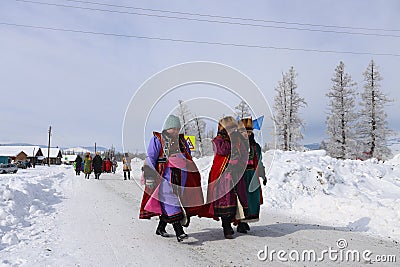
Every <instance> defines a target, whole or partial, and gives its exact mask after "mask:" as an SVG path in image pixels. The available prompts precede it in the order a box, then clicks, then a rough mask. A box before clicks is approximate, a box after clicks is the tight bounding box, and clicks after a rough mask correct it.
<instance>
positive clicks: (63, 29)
mask: <svg viewBox="0 0 400 267" xmlns="http://www.w3.org/2000/svg"><path fill="white" fill-rule="evenodd" d="M0 25H6V26H14V27H22V28H31V29H41V30H51V31H60V32H72V33H81V34H89V35H104V36H115V37H125V38H136V39H147V40H158V41H170V42H180V43H195V44H207V45H218V46H232V47H244V48H260V49H274V50H287V51H303V52H317V53H332V54H353V55H370V56H394V57H400V54H392V53H368V52H354V51H336V50H318V49H306V48H291V47H277V46H264V45H249V44H237V43H223V42H210V41H198V40H185V39H173V38H161V37H150V36H139V35H127V34H119V33H107V32H94V31H84V30H74V29H65V28H55V27H44V26H35V25H26V24H16V23H8V22H0Z"/></svg>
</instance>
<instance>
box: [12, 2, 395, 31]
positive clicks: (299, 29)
mask: <svg viewBox="0 0 400 267" xmlns="http://www.w3.org/2000/svg"><path fill="white" fill-rule="evenodd" d="M15 1H17V2H24V3H31V4H38V5H46V6H57V7H64V8H74V9H81V10H90V11H100V12H109V13H119V14H127V15H137V16H147V17H157V18H166V19H176V20H186V21H197V22H208V23H218V24H228V25H239V26H249V27H261V28H273V29H284V30H296V31H309V32H323V33H336V34H350V35H363V36H379V37H394V38H399V37H400V35H395V34H380V33H366V32H349V31H335V30H321V29H310V28H308V29H307V28H296V27H286V26H273V25H264V24H254V23H241V22H229V21H220V20H209V19H198V18H188V17H175V16H165V15H156V14H146V13H138V12H129V11H119V10H109V9H100V8H91V7H82V6H70V5H64V4H55V3H48V2H38V1H31V0H15ZM66 1H71V0H66Z"/></svg>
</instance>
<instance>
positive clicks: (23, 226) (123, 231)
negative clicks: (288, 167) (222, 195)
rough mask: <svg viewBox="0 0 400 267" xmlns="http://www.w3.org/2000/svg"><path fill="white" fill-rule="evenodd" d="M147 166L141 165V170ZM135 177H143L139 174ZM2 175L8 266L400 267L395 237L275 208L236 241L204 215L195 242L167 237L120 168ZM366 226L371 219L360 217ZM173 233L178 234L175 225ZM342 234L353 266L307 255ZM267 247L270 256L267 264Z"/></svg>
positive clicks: (1, 216) (0, 212) (1, 220)
mask: <svg viewBox="0 0 400 267" xmlns="http://www.w3.org/2000/svg"><path fill="white" fill-rule="evenodd" d="M141 164H142V163H141V162H140V161H136V162H133V163H132V167H133V170H140V165H141ZM203 175H204V174H203ZM133 176H134V178H135V179H139V171H134V172H133ZM9 177H10V180H9V181H8V180H7V179H9ZM1 178H2V179H3V180H1V181H0V184H1V182H2V183H3V184H4V185H3V186H0V196H1V195H2V196H3V200H4V202H2V205H3V206H0V234H1V235H3V234H4V233H5V235H3V238H2V242H3V243H2V244H3V245H2V247H0V259H1V260H0V266H7V267H8V266H166V265H172V264H173V265H176V266H338V265H345V266H366V265H368V266H369V265H371V264H372V265H374V266H397V265H398V262H399V261H400V254H399V251H400V246H399V244H398V243H396V242H394V241H390V240H389V239H379V238H376V235H374V236H372V235H371V234H369V233H366V232H350V231H349V230H348V229H347V228H344V227H342V228H340V227H332V226H329V225H327V224H326V225H317V224H314V223H310V221H309V220H306V219H299V216H294V215H291V216H288V215H285V214H284V213H285V210H284V209H282V208H281V209H280V212H279V213H278V212H277V211H276V210H275V211H273V210H272V209H270V208H268V207H267V206H265V207H263V209H262V214H261V220H260V221H259V222H258V223H255V224H251V225H250V226H251V231H250V232H249V233H248V234H247V235H244V234H237V233H235V238H234V239H233V240H226V239H224V237H223V234H222V228H221V226H220V222H216V221H213V220H210V219H204V218H203V219H200V218H197V217H196V218H193V219H192V222H191V225H190V227H189V228H188V229H187V230H186V231H187V233H188V234H189V236H190V237H189V239H187V240H185V241H184V242H182V243H178V242H177V241H176V239H175V237H170V238H162V237H160V236H157V235H155V234H154V231H155V228H156V225H157V223H158V222H157V220H156V219H153V220H150V221H147V220H139V219H138V213H139V211H138V209H139V205H140V200H141V197H142V192H141V190H140V187H139V185H138V184H137V183H136V182H135V181H132V180H131V181H124V180H123V177H122V175H121V171H120V170H118V172H117V174H103V175H102V176H101V179H100V180H94V179H93V175H92V177H91V179H90V180H85V179H84V176H83V175H81V176H75V175H74V172H73V170H72V168H71V167H70V166H58V167H56V166H54V167H51V168H47V167H38V168H36V169H35V170H26V171H21V172H20V173H19V174H18V175H9V176H2V177H1ZM136 181H137V180H136ZM270 186H271V185H270ZM2 190H3V191H2ZM276 190H278V189H276ZM1 192H2V193H1ZM265 197H267V196H265ZM314 205H315V203H310V206H312V207H314ZM335 209H340V206H338V207H335ZM287 212H289V210H287ZM327 213H328V212H327V211H326V212H324V214H327ZM7 214H10V215H7ZM332 217H335V216H333V215H332ZM336 217H337V216H336ZM372 219H374V218H372ZM320 221H326V218H325V219H324V218H321V220H320ZM314 222H315V221H314ZM347 222H348V221H344V224H343V225H347ZM363 224H368V222H363V221H362V219H361V221H359V222H357V225H359V226H360V225H363ZM330 225H335V224H330ZM336 225H337V224H336ZM389 225H390V224H389ZM394 227H395V225H394ZM362 228H363V227H361V228H360V229H362ZM394 229H396V228H394ZM1 231H3V233H2V232H1ZM4 231H5V232H4ZM167 231H168V232H169V233H170V234H173V229H172V227H171V226H168V227H167ZM367 234H368V235H367ZM341 239H345V240H346V242H347V247H346V248H344V249H343V250H340V251H341V252H343V253H344V252H346V253H347V252H348V251H350V252H351V251H356V250H357V252H359V253H360V255H361V260H360V261H359V262H349V263H347V262H346V257H345V256H346V255H345V254H343V253H342V254H340V253H336V254H335V253H334V251H333V254H331V257H330V255H329V254H327V253H325V254H323V256H324V260H323V261H318V262H315V261H313V260H311V261H310V260H305V261H303V260H301V258H302V257H301V255H302V254H304V253H305V255H306V256H307V255H309V254H307V253H311V252H312V251H315V253H316V258H320V257H321V255H322V253H323V251H324V250H329V249H330V250H338V246H337V241H338V240H341ZM4 242H5V243H4ZM343 242H344V241H343ZM266 248H267V249H268V255H269V257H268V259H266V260H265V261H262V260H260V259H259V257H260V258H261V259H262V258H265V253H263V251H262V250H265V249H266ZM273 250H275V251H280V250H282V252H281V253H283V252H286V254H280V256H281V258H282V259H281V260H280V259H279V258H278V255H277V253H275V254H272V256H273V259H271V253H272V251H273ZM365 250H369V251H371V253H372V254H371V255H369V254H368V255H367V256H369V257H370V258H371V259H375V257H376V256H378V255H388V256H390V255H394V256H396V260H397V263H389V262H387V263H378V262H372V263H368V262H366V261H365V260H363V259H362V253H363V252H364V251H365ZM260 251H261V252H262V253H259V252H260ZM310 251H311V252H310ZM296 252H297V253H299V255H300V261H297V262H295V259H296V257H297V255H296V254H295V253H296ZM340 255H345V256H344V257H342V258H340ZM335 257H339V258H337V259H336V260H335ZM312 258H313V257H312ZM331 258H332V259H331ZM285 259H286V260H287V261H284V260H285ZM350 259H353V257H350Z"/></svg>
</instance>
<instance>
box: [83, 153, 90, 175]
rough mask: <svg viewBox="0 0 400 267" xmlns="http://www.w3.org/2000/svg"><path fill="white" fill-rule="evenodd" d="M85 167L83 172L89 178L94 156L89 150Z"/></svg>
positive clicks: (84, 162) (84, 161)
mask: <svg viewBox="0 0 400 267" xmlns="http://www.w3.org/2000/svg"><path fill="white" fill-rule="evenodd" d="M83 164H84V168H83V172H84V173H85V178H86V179H89V176H90V174H91V173H92V158H91V157H90V153H89V152H87V153H86V156H85V159H84V160H83Z"/></svg>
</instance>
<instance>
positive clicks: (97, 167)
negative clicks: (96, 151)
mask: <svg viewBox="0 0 400 267" xmlns="http://www.w3.org/2000/svg"><path fill="white" fill-rule="evenodd" d="M92 165H93V170H94V173H101V168H102V166H103V160H102V159H101V157H100V156H99V155H96V156H94V158H93V161H92Z"/></svg>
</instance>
